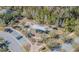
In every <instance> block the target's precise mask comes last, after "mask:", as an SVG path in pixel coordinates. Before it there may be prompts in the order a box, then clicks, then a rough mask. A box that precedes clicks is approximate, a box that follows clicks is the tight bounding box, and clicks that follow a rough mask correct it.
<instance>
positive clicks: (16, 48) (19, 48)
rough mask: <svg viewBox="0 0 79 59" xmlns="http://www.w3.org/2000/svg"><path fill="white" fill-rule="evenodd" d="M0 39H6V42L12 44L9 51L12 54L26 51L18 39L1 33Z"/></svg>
mask: <svg viewBox="0 0 79 59" xmlns="http://www.w3.org/2000/svg"><path fill="white" fill-rule="evenodd" d="M0 37H2V38H4V40H6V41H8V42H10V44H9V50H10V51H12V52H23V51H25V50H24V49H23V48H22V46H21V45H20V43H19V42H18V41H17V39H16V38H15V37H14V36H12V35H11V34H9V33H7V32H0Z"/></svg>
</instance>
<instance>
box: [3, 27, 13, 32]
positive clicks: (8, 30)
mask: <svg viewBox="0 0 79 59" xmlns="http://www.w3.org/2000/svg"><path fill="white" fill-rule="evenodd" d="M4 31H5V32H9V33H12V32H13V30H11V29H10V28H7V29H5V30H4Z"/></svg>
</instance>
